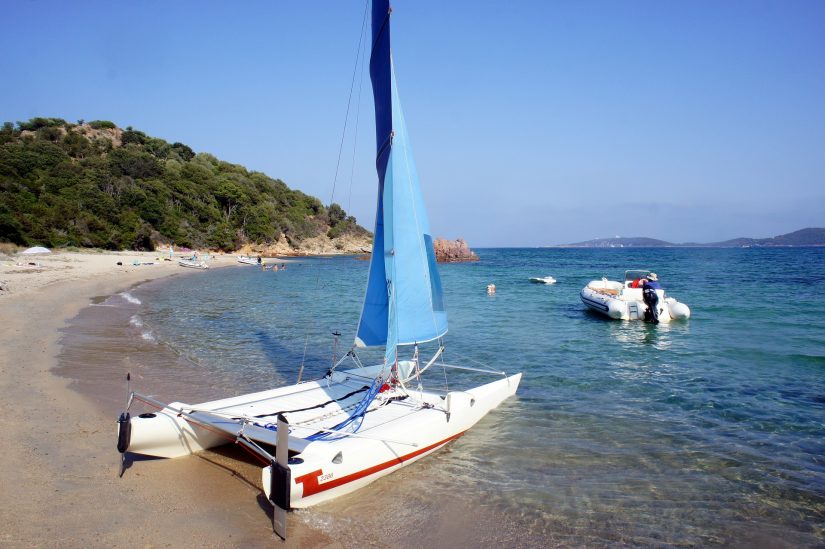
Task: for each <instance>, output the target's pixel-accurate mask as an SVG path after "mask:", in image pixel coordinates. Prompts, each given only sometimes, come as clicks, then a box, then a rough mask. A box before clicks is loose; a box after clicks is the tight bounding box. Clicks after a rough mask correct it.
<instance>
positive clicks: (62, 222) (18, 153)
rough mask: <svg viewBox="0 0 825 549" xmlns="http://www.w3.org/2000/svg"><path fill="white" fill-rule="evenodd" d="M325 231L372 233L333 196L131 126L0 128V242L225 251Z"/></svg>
mask: <svg viewBox="0 0 825 549" xmlns="http://www.w3.org/2000/svg"><path fill="white" fill-rule="evenodd" d="M323 235H326V236H327V237H328V238H330V239H342V240H343V239H349V240H353V239H355V240H360V241H363V242H366V243H367V245H368V244H369V242H370V241H371V238H370V234H369V232H368V231H366V230H365V229H363V228H362V227H360V226H359V225H358V224H357V223H356V220H355V218H353V217H351V216H348V215H347V214H346V212H344V210H343V209H342V208H341V207H340V206H338V205H337V204H332V205H331V206H330V207H329V208H327V207H325V206H324V205H323V204H322V203H321V202H320V201H319V200H318V199H317V198H314V197H311V196H308V195H306V194H304V193H302V192H300V191H296V190H292V189H290V188H289V187H287V185H286V184H285V183H284V182H283V181H281V180H279V179H272V178H270V177H268V176H266V175H264V174H263V173H259V172H250V171H248V170H247V169H246V168H244V167H243V166H239V165H237V164H230V163H229V162H223V161H221V160H218V159H217V158H215V157H214V156H212V155H210V154H206V153H198V154H196V153H195V152H194V151H193V150H192V149H191V148H190V147H188V146H186V145H184V144H183V143H168V142H166V141H164V140H163V139H159V138H156V137H150V136H147V135H146V134H144V133H143V132H140V131H137V130H134V129H132V128H131V127H128V128H126V129H125V130H122V129H120V128H118V127H116V126H115V124H113V123H112V122H108V121H100V120H99V121H94V122H89V123H84V122H83V121H78V123H77V124H71V123H68V122H66V121H65V120H62V119H59V118H34V119H32V120H29V121H28V122H18V123H17V124H16V125H15V124H12V123H10V122H6V123H5V124H4V125H3V127H2V129H0V242H4V241H5V242H12V243H14V244H19V245H35V244H38V245H43V246H49V247H62V246H79V247H97V248H105V249H113V250H114V249H134V250H151V249H154V247H155V245H157V244H169V243H171V244H174V245H176V246H178V247H181V246H183V247H189V248H211V249H214V250H223V251H231V250H236V249H238V248H240V247H241V246H243V245H247V244H250V245H262V246H266V245H269V244H274V243H276V242H278V241H279V240H280V241H281V242H283V240H284V239H285V240H286V241H287V242H288V244H289V245H290V246H291V247H292V248H294V249H298V248H300V246H301V243H302V242H304V241H306V240H307V239H311V238H316V237H320V236H323Z"/></svg>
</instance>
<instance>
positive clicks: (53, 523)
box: [0, 254, 336, 547]
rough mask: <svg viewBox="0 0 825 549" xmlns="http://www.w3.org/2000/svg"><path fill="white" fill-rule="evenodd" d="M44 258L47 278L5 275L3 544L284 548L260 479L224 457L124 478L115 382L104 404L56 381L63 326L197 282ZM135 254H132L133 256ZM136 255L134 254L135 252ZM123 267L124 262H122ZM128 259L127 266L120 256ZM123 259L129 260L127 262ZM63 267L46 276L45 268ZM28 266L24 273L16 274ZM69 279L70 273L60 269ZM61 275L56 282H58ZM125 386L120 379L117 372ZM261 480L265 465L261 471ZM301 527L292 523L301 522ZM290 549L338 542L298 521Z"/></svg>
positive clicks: (1, 334) (77, 258) (0, 412)
mask: <svg viewBox="0 0 825 549" xmlns="http://www.w3.org/2000/svg"><path fill="white" fill-rule="evenodd" d="M65 255H68V256H69V258H68V259H66V258H65V257H64V258H63V260H65V261H66V262H67V264H73V263H77V264H82V265H81V266H78V265H72V266H71V267H73V268H65V269H61V268H60V267H64V266H65V265H61V264H60V263H61V261H62V260H59V259H58V258H55V257H52V258H49V259H46V260H44V259H36V260H35V261H37V262H39V263H41V267H35V268H36V269H41V273H42V272H46V273H47V275H48V276H47V277H42V278H40V279H38V274H39V273H37V272H35V271H34V269H32V270H28V271H27V272H24V273H23V274H22V275H19V276H12V275H9V274H8V271H6V272H0V279H3V280H5V281H6V282H7V284H8V286H9V287H10V288H11V292H4V294H3V295H2V296H0V326H2V330H0V394H2V398H0V432H2V433H3V441H4V445H5V448H4V449H3V451H2V452H0V486H2V487H3V489H2V491H0V516H2V519H3V531H2V534H0V544H3V545H5V546H49V547H55V546H61V547H88V546H107V547H111V546H143V547H155V546H184V547H195V546H198V547H231V546H241V545H243V546H264V545H271V544H272V543H273V542H277V541H278V540H277V538H275V537H274V534H273V533H272V530H271V525H270V523H269V520H268V516H269V508H268V504H267V502H266V501H265V499H264V498H263V496H261V491H260V488H259V486H258V485H259V481H257V480H256V478H255V477H254V476H253V477H251V478H246V477H245V476H244V475H243V473H242V472H239V471H231V472H228V471H227V469H226V468H225V466H224V465H223V464H222V463H220V461H219V460H217V459H214V458H210V457H195V456H193V457H190V458H184V459H180V460H157V461H142V462H140V463H139V464H140V467H131V468H129V469H127V470H126V472H125V474H124V475H123V477H122V478H119V477H118V472H119V469H120V456H119V454H118V453H117V451H116V449H115V442H116V426H115V417H113V415H112V414H111V413H107V409H108V410H111V406H112V403H113V402H115V400H116V399H115V398H114V396H113V395H114V394H115V393H116V394H117V400H120V401H122V400H124V399H125V387H124V386H123V385H122V384H119V381H116V380H115V379H113V381H112V383H111V384H105V383H101V384H97V385H96V386H95V387H94V391H95V392H97V394H98V395H99V397H100V398H99V399H89V398H87V397H85V396H83V395H81V394H80V393H78V392H76V391H74V390H72V389H70V388H69V385H70V383H71V381H70V380H68V379H66V378H61V377H59V376H57V375H55V373H54V368H55V367H56V365H57V362H56V357H57V356H58V353H59V350H60V340H61V330H62V329H63V328H64V327H65V326H66V324H67V321H68V320H70V319H72V318H73V317H75V316H76V315H77V314H78V312H79V311H81V309H83V308H84V307H86V306H88V305H89V304H90V303H91V302H92V300H93V298H95V297H97V296H106V295H110V294H112V293H115V292H118V291H121V290H123V289H125V288H128V287H130V286H133V285H135V284H137V283H140V282H143V281H145V280H150V279H154V278H160V277H165V276H171V275H178V276H197V271H187V270H184V269H182V268H180V267H178V266H177V265H172V264H170V263H168V262H167V264H162V265H153V266H140V267H131V265H130V266H128V267H116V266H115V261H114V260H115V259H118V258H117V256H112V257H109V255H110V254H95V257H93V258H92V260H93V261H92V263H95V264H96V265H97V263H99V264H100V268H97V267H89V266H88V265H86V264H85V263H84V262H85V258H82V257H81V256H83V255H84V254H65ZM132 255H134V254H132ZM129 257H130V258H131V255H130V256H129ZM121 259H122V258H121ZM118 260H120V259H118ZM123 263H126V261H123ZM49 264H51V265H56V266H55V267H54V268H53V269H49V267H48V266H47V265H49ZM18 270H20V269H18ZM60 271H62V273H61V272H60ZM55 272H57V274H55ZM118 378H119V376H118ZM255 471H256V474H257V467H255ZM293 522H295V521H293ZM290 527H291V531H290V540H289V542H288V543H287V544H286V546H296V547H299V546H330V545H331V546H336V544H335V543H334V542H333V541H332V540H330V539H329V538H328V537H327V536H325V535H324V534H322V533H319V532H315V531H313V530H312V529H310V528H308V527H305V526H304V525H302V524H301V523H300V522H298V523H297V524H295V525H293V524H290Z"/></svg>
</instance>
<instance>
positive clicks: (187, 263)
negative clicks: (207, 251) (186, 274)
mask: <svg viewBox="0 0 825 549" xmlns="http://www.w3.org/2000/svg"><path fill="white" fill-rule="evenodd" d="M178 265H180V266H181V267H189V268H190V269H208V268H209V265H208V264H207V263H206V261H203V260H200V259H198V258H196V257H192V258H190V259H179V260H178Z"/></svg>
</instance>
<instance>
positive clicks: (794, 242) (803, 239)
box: [552, 227, 825, 248]
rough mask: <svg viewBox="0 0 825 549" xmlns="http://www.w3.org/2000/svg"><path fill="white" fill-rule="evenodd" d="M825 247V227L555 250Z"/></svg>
mask: <svg viewBox="0 0 825 549" xmlns="http://www.w3.org/2000/svg"><path fill="white" fill-rule="evenodd" d="M803 246H825V228H815V227H812V228H807V229H800V230H798V231H794V232H792V233H787V234H781V235H779V236H774V237H771V238H746V237H742V238H734V239H731V240H725V241H723V242H711V243H707V244H699V243H696V242H686V243H682V244H675V243H673V242H667V241H665V240H657V239H655V238H646V237H629V238H626V237H620V236H617V237H615V238H594V239H593V240H587V241H585V242H577V243H575V244H561V245H559V246H552V247H554V248H796V247H803Z"/></svg>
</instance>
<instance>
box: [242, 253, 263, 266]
mask: <svg viewBox="0 0 825 549" xmlns="http://www.w3.org/2000/svg"><path fill="white" fill-rule="evenodd" d="M238 263H243V264H244V265H260V264H261V260H260V258H257V257H249V256H248V255H239V256H238Z"/></svg>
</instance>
